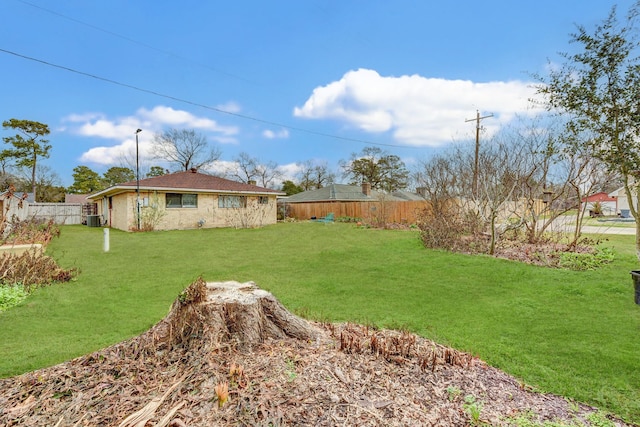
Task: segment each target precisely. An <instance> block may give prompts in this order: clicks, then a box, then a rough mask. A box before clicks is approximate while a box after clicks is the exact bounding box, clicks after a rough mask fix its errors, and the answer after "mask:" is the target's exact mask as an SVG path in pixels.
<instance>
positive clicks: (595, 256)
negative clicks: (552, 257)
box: [558, 248, 614, 271]
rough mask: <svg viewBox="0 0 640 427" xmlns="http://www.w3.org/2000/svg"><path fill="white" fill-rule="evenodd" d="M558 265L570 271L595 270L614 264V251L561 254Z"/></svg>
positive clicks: (604, 249)
mask: <svg viewBox="0 0 640 427" xmlns="http://www.w3.org/2000/svg"><path fill="white" fill-rule="evenodd" d="M559 258H560V259H559V262H558V265H559V266H560V267H562V268H567V269H569V270H578V271H584V270H595V269H598V268H600V267H602V266H604V265H606V264H609V263H611V262H613V259H614V255H613V251H612V250H611V249H609V248H602V249H596V250H595V251H594V252H592V253H591V252H560V253H559Z"/></svg>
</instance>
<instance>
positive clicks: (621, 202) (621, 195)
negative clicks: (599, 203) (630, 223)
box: [608, 187, 635, 218]
mask: <svg viewBox="0 0 640 427" xmlns="http://www.w3.org/2000/svg"><path fill="white" fill-rule="evenodd" d="M608 195H609V197H614V198H616V200H617V207H616V213H618V214H621V216H623V217H625V218H626V217H628V216H629V200H628V199H627V194H626V193H625V192H624V187H620V188H618V189H617V190H615V191H612V192H611V193H609V194H608ZM633 202H634V203H635V200H634V201H633Z"/></svg>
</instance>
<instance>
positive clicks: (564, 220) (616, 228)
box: [548, 215, 636, 236]
mask: <svg viewBox="0 0 640 427" xmlns="http://www.w3.org/2000/svg"><path fill="white" fill-rule="evenodd" d="M575 222H576V217H575V215H567V216H561V217H558V218H556V219H555V220H553V223H552V224H551V225H550V226H549V228H548V230H550V231H562V232H571V231H573V227H574V225H575ZM599 224H602V225H585V226H583V227H582V232H583V233H588V234H624V235H630V236H634V235H635V234H636V228H635V223H634V222H632V221H621V220H620V221H618V220H616V219H614V218H612V219H603V220H602V222H599Z"/></svg>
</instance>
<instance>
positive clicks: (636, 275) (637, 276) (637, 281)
mask: <svg viewBox="0 0 640 427" xmlns="http://www.w3.org/2000/svg"><path fill="white" fill-rule="evenodd" d="M631 278H632V279H633V287H634V288H635V291H636V294H635V295H636V297H635V300H636V304H638V305H640V270H633V271H631Z"/></svg>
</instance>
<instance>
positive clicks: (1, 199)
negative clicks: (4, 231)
mask: <svg viewBox="0 0 640 427" xmlns="http://www.w3.org/2000/svg"><path fill="white" fill-rule="evenodd" d="M33 201H34V198H33V193H19V192H16V193H13V194H11V195H9V192H8V191H5V192H4V193H2V194H0V218H2V219H4V218H5V217H6V219H7V220H8V221H11V219H13V218H17V219H18V220H20V221H24V220H25V219H27V218H28V217H29V203H33Z"/></svg>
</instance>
